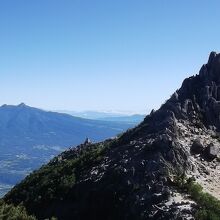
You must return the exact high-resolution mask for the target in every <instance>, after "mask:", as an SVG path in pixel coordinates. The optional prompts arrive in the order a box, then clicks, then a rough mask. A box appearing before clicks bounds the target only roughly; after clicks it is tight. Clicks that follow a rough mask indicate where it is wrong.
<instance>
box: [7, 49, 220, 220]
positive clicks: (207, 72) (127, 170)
mask: <svg viewBox="0 0 220 220" xmlns="http://www.w3.org/2000/svg"><path fill="white" fill-rule="evenodd" d="M219 131H220V54H217V53H215V52H212V53H211V54H210V57H209V61H208V63H207V64H205V65H203V66H202V68H201V70H200V72H199V74H198V75H195V76H192V77H190V78H187V79H185V80H184V82H183V84H182V86H181V88H180V89H179V90H177V91H176V92H175V93H174V94H173V95H172V96H171V98H170V99H169V100H168V101H167V102H166V103H165V104H163V105H162V106H161V108H160V109H159V110H157V111H152V112H151V114H150V115H148V116H147V117H146V118H145V119H144V121H143V122H142V123H141V124H140V125H139V126H137V127H136V128H134V129H131V130H128V131H127V132H126V133H124V134H123V135H122V136H121V137H118V138H115V139H111V140H106V141H105V142H101V143H98V144H92V143H89V144H82V145H80V146H78V147H77V148H74V149H72V148H71V149H70V150H68V151H66V152H63V153H62V154H61V155H59V156H58V157H56V158H54V159H53V160H52V161H51V162H50V163H49V164H48V165H46V166H44V167H42V168H41V169H40V170H39V171H36V172H34V173H33V174H31V175H30V176H28V177H27V178H26V179H25V180H24V181H22V182H21V183H20V184H19V185H17V186H16V187H15V188H14V189H13V190H12V191H11V192H10V193H8V194H7V195H6V197H5V198H4V199H5V201H6V202H10V203H14V204H19V203H21V202H22V203H23V204H24V206H25V207H26V208H27V210H28V212H29V213H30V214H35V215H36V216H37V217H38V218H39V219H44V218H48V217H51V216H56V217H57V218H58V219H96V220H99V219H100V220H101V219H109V220H110V219H126V220H127V219H155V220H156V219H157V220H158V219H194V218H195V216H194V214H195V211H196V210H197V209H198V205H197V204H196V202H194V201H193V200H192V199H191V197H190V196H189V195H187V193H182V192H180V191H179V190H178V188H177V187H176V186H175V184H174V177H175V176H176V175H179V174H181V173H185V174H186V175H187V176H188V177H192V176H193V177H194V178H195V179H196V181H197V182H199V183H200V184H201V185H202V186H203V187H204V190H205V191H207V192H209V193H211V194H212V195H213V196H215V197H216V198H219V199H220V188H219V186H218V182H219V180H220V160H219V152H220V138H219V137H220V136H219V133H218V132H219ZM54 170H58V171H57V172H56V173H54V172H55V171H54ZM52 174H53V175H52ZM73 176H74V178H73ZM64 177H65V181H67V180H68V181H67V183H68V184H67V185H68V186H67V187H66V188H65V189H63V188H59V187H60V185H62V186H63V185H64V183H65V184H66V182H64ZM73 179H74V180H73ZM50 181H52V182H56V184H54V185H52V183H51V182H50ZM48 182H49V183H48ZM36 184H38V185H39V187H36ZM48 190H49V191H51V192H53V193H51V194H50V195H47V193H46V194H45V192H48ZM45 207H47V208H45Z"/></svg>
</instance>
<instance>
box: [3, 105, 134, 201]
mask: <svg viewBox="0 0 220 220" xmlns="http://www.w3.org/2000/svg"><path fill="white" fill-rule="evenodd" d="M131 126H134V125H133V124H132V125H131V124H130V123H123V122H105V121H95V120H87V119H81V118H77V117H73V116H70V115H67V114H60V113H56V112H47V111H43V110H40V109H37V108H33V107H30V106H27V105H25V104H20V105H18V106H12V105H3V106H2V107H0V152H1V154H0V197H1V195H2V194H4V193H5V192H6V191H8V190H9V188H10V187H12V185H14V184H15V183H17V182H18V181H21V179H23V178H24V177H25V176H26V175H27V174H28V173H30V172H31V171H32V170H33V169H36V168H39V167H40V166H41V165H42V164H44V163H46V162H48V161H49V160H50V159H51V158H52V157H54V156H56V155H58V154H59V153H60V152H62V151H63V150H64V149H66V148H67V147H69V146H74V145H77V144H79V143H81V142H82V141H84V140H85V138H86V137H89V138H91V139H92V140H93V141H101V140H104V139H106V138H109V137H112V136H115V135H117V134H118V133H121V132H122V131H124V130H126V129H127V128H129V127H131Z"/></svg>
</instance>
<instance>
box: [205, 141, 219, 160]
mask: <svg viewBox="0 0 220 220" xmlns="http://www.w3.org/2000/svg"><path fill="white" fill-rule="evenodd" d="M219 152H220V149H219V146H218V145H215V144H213V143H211V144H209V145H208V147H207V148H206V150H205V157H206V158H207V159H211V160H213V159H215V158H217V157H218V154H219Z"/></svg>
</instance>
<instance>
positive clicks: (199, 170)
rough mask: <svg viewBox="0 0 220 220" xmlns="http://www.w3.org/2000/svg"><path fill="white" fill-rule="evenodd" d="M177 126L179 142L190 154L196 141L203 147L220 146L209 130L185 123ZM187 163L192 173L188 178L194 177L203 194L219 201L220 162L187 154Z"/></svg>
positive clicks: (178, 123)
mask: <svg viewBox="0 0 220 220" xmlns="http://www.w3.org/2000/svg"><path fill="white" fill-rule="evenodd" d="M177 125H178V128H179V131H180V132H181V138H180V139H179V142H180V143H181V144H182V146H183V148H184V149H186V150H187V151H188V152H190V146H191V145H192V143H193V141H194V140H196V139H199V140H200V141H201V143H202V144H203V145H204V146H207V145H208V144H210V143H214V144H217V145H219V146H220V143H219V140H218V139H217V138H214V134H213V131H211V130H208V129H201V128H195V127H192V126H190V124H189V123H186V121H184V122H183V121H181V122H177ZM189 161H190V162H191V164H192V171H190V172H188V173H187V174H188V176H189V177H190V176H194V177H195V178H196V181H197V182H198V183H199V184H200V185H201V186H202V187H203V189H204V191H205V192H208V193H210V194H211V195H213V196H214V197H216V198H217V199H220V184H219V183H220V160H218V159H214V160H213V161H210V162H208V161H206V160H204V159H203V158H202V157H201V156H200V155H199V154H197V155H192V154H189Z"/></svg>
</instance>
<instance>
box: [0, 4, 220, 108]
mask: <svg viewBox="0 0 220 220" xmlns="http://www.w3.org/2000/svg"><path fill="white" fill-rule="evenodd" d="M219 9H220V1H219V0H212V1H210V0H184V1H181V0H1V1H0V104H4V103H6V104H18V103H20V102H25V103H26V104H28V105H32V106H36V107H41V108H44V109H51V110H54V109H66V110H89V109H90V110H122V111H125V110H130V111H136V112H138V111H143V110H145V109H151V108H157V107H159V106H160V104H162V103H163V102H164V101H165V100H166V99H168V98H169V97H170V95H171V94H172V93H173V92H174V90H176V89H177V88H178V87H179V86H180V85H181V83H182V80H183V79H184V78H185V77H188V76H190V75H193V74H195V73H197V72H198V71H199V69H200V67H201V65H202V64H203V63H205V62H206V61H207V59H208V55H209V53H210V51H212V50H215V51H220V26H219V21H220V13H219Z"/></svg>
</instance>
